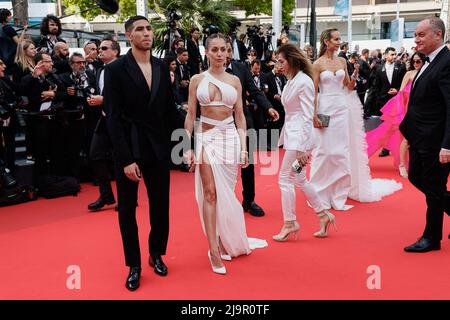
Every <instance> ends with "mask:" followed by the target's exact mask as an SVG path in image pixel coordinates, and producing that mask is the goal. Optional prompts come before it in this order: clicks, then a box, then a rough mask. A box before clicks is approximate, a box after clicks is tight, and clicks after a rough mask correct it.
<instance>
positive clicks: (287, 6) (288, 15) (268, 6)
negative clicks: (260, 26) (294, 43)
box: [234, 0, 295, 24]
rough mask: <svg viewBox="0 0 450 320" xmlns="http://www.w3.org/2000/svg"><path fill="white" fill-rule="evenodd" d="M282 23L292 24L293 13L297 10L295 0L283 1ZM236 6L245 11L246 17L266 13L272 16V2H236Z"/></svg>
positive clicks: (253, 0) (247, 0)
mask: <svg viewBox="0 0 450 320" xmlns="http://www.w3.org/2000/svg"><path fill="white" fill-rule="evenodd" d="M282 1H283V3H282V13H281V14H282V17H281V18H282V23H283V24H286V23H288V24H290V23H291V22H292V12H293V10H294V8H295V0H282ZM234 5H235V6H236V7H238V8H240V9H242V10H244V11H245V16H246V17H248V16H250V15H252V14H254V15H258V14H261V13H265V14H268V15H272V0H234Z"/></svg>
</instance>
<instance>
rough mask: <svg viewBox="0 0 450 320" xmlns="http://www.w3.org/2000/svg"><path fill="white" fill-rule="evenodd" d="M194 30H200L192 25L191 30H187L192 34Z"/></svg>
mask: <svg viewBox="0 0 450 320" xmlns="http://www.w3.org/2000/svg"><path fill="white" fill-rule="evenodd" d="M195 31H198V32H200V29H199V28H197V27H193V28H191V31H189V34H190V35H192V34H193V33H194V32H195Z"/></svg>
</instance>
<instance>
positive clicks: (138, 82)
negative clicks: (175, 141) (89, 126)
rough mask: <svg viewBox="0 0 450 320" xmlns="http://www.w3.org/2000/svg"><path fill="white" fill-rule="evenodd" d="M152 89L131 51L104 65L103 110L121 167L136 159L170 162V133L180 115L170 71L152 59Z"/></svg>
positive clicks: (115, 155)
mask: <svg viewBox="0 0 450 320" xmlns="http://www.w3.org/2000/svg"><path fill="white" fill-rule="evenodd" d="M151 64H152V87H151V90H149V88H148V86H147V81H146V80H145V77H144V75H143V74H142V71H141V69H140V68H139V66H138V64H137V62H136V60H135V59H134V57H133V54H132V49H131V50H129V51H128V52H127V54H126V55H125V56H122V57H120V58H119V59H117V60H115V61H113V62H111V63H108V64H107V65H106V66H105V88H104V90H103V97H104V108H105V111H106V120H107V126H108V132H109V134H110V137H111V140H112V141H113V144H114V159H115V161H116V163H117V164H118V165H119V166H120V167H126V166H127V165H130V164H132V163H133V162H135V161H136V160H141V161H143V162H146V161H155V159H154V158H155V157H156V158H157V160H158V161H167V162H168V161H170V134H171V128H173V127H174V126H175V125H176V124H175V122H176V120H177V112H176V108H175V103H174V99H173V94H172V90H171V83H170V75H169V68H168V66H167V64H165V63H164V62H162V61H161V60H160V59H158V58H156V57H153V56H152V57H151Z"/></svg>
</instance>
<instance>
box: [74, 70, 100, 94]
mask: <svg viewBox="0 0 450 320" xmlns="http://www.w3.org/2000/svg"><path fill="white" fill-rule="evenodd" d="M87 80H88V78H87V74H86V73H84V72H82V73H75V74H74V78H73V81H74V83H75V86H74V87H75V97H77V98H78V99H80V100H86V99H87V98H89V97H91V96H92V95H93V94H94V93H95V89H94V88H92V87H91V86H87V87H85V86H84V84H85V83H86V81H87Z"/></svg>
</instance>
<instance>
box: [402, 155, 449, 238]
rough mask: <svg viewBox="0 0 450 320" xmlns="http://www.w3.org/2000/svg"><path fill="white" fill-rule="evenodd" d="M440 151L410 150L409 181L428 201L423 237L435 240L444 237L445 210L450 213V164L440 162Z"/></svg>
mask: <svg viewBox="0 0 450 320" xmlns="http://www.w3.org/2000/svg"><path fill="white" fill-rule="evenodd" d="M439 151H440V150H439V149H437V150H421V149H415V148H410V150H409V174H408V177H409V181H411V183H412V184H413V185H414V186H415V187H416V188H417V189H419V190H420V191H421V192H422V193H424V194H425V197H426V202H427V217H426V226H425V230H424V232H423V237H424V238H427V239H430V240H431V241H434V242H437V241H440V240H441V239H442V225H443V220H444V210H445V211H446V212H447V214H449V210H448V209H449V208H450V197H449V193H448V192H447V178H448V174H449V168H450V165H449V164H441V163H440V162H439Z"/></svg>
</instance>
